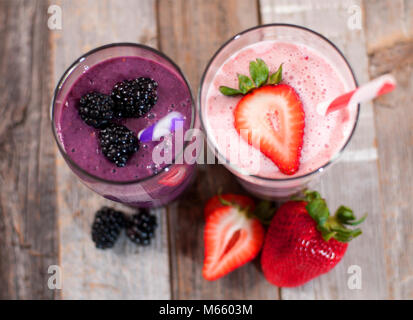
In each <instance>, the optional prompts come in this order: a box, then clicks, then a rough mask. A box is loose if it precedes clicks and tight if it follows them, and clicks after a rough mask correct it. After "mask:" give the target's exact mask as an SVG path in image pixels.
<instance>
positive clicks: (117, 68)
mask: <svg viewBox="0 0 413 320" xmlns="http://www.w3.org/2000/svg"><path fill="white" fill-rule="evenodd" d="M140 77H143V78H150V79H153V80H154V81H156V82H157V83H158V87H157V101H156V103H155V105H154V106H153V107H152V109H150V110H149V112H147V113H146V114H145V115H143V116H142V117H140V118H135V117H130V118H115V119H113V120H111V121H113V122H115V123H116V124H119V125H123V126H125V127H127V128H128V129H129V130H131V131H132V132H133V134H134V135H135V136H137V135H138V132H140V131H141V130H143V129H145V128H148V127H150V126H151V125H154V124H156V123H158V121H159V120H160V119H164V118H165V116H167V115H168V114H170V113H172V112H177V113H179V114H180V115H182V116H183V118H182V121H181V123H182V125H181V126H182V127H183V132H184V133H185V132H187V131H188V130H189V129H194V128H198V127H199V122H198V119H197V114H196V111H195V107H194V103H193V98H192V94H191V90H190V87H189V84H188V82H187V80H186V78H185V76H184V75H183V73H182V72H181V70H180V69H179V67H178V66H177V65H176V64H175V63H174V62H173V61H172V60H171V59H169V58H168V57H166V56H165V55H164V54H162V53H161V52H158V51H157V50H155V49H152V48H150V47H146V46H144V45H140V44H133V43H115V44H109V45H105V46H103V47H99V48H96V49H94V50H92V51H90V52H88V53H86V54H84V55H83V56H81V57H80V58H79V59H77V60H76V61H75V62H74V63H73V64H72V65H71V66H70V67H69V68H68V69H67V70H66V71H65V73H64V74H63V76H62V77H61V79H60V81H59V83H58V85H57V87H56V89H55V92H54V96H53V100H52V105H51V119H52V129H53V133H54V136H55V139H56V142H57V145H58V147H59V150H60V152H61V154H62V155H63V157H64V159H65V161H66V163H67V164H68V165H69V167H70V168H71V170H72V171H73V172H74V173H75V174H76V175H77V176H78V177H79V178H80V179H81V181H82V182H83V183H84V184H85V185H86V186H88V187H89V188H90V189H92V190H94V191H95V192H97V193H98V194H100V195H102V196H103V197H105V198H107V199H110V200H113V201H117V202H121V203H124V204H126V205H131V206H139V207H156V206H161V205H165V204H167V203H168V202H170V201H172V200H174V199H176V198H177V197H178V196H179V195H180V194H181V193H182V192H183V191H184V190H185V188H186V187H187V186H188V185H189V184H190V183H191V181H192V180H193V178H194V176H195V168H196V164H195V159H194V161H189V162H185V161H184V160H183V159H184V157H183V156H182V155H183V153H184V150H185V148H186V147H187V145H188V144H189V142H188V141H184V140H183V138H182V137H178V133H176V132H171V133H170V134H169V135H167V136H165V137H162V138H160V140H158V141H149V142H145V143H143V142H142V141H141V142H140V144H139V149H138V151H137V152H135V153H133V154H132V155H131V156H130V157H129V159H128V161H127V163H126V165H125V166H124V167H118V166H117V165H116V164H115V163H113V162H111V161H109V159H108V158H106V157H105V156H104V154H103V153H102V150H101V145H100V142H99V132H100V131H99V130H101V129H96V128H94V127H92V126H88V125H87V124H86V123H85V122H84V121H83V120H82V118H81V117H80V115H79V111H78V109H79V101H80V99H81V98H82V97H83V96H84V95H85V94H87V93H89V92H100V93H102V94H106V95H110V94H111V91H112V88H113V87H114V85H115V84H117V83H119V82H122V81H125V80H132V79H137V78H140ZM188 140H190V139H188ZM161 145H162V147H161ZM159 148H162V150H161V151H160V150H158V149H159ZM154 153H158V154H161V155H163V156H165V154H166V153H171V155H170V157H164V158H165V159H166V158H170V159H171V160H172V161H170V162H168V161H165V162H164V163H159V161H158V160H157V161H154V158H153V154H154Z"/></svg>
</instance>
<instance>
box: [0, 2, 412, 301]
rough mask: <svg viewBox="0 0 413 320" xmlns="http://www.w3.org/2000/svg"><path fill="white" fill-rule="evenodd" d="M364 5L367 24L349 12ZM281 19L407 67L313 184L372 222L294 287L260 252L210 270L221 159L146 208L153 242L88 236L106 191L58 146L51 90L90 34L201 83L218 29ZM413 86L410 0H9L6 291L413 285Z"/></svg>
mask: <svg viewBox="0 0 413 320" xmlns="http://www.w3.org/2000/svg"><path fill="white" fill-rule="evenodd" d="M50 5H58V6H59V7H60V8H61V10H62V18H63V24H62V29H61V30H51V29H49V28H48V24H47V21H48V18H49V17H50V16H51V15H50V14H48V8H49V6H50ZM52 9H53V8H52ZM358 10H362V15H360V17H362V24H361V25H360V27H361V29H357V28H356V29H354V28H350V27H349V26H348V23H349V19H352V18H354V17H356V18H357V16H354V14H356V15H357V14H358ZM51 13H52V11H51ZM272 22H286V23H294V24H300V25H303V26H307V27H310V28H312V29H314V30H316V31H319V32H321V33H322V34H324V35H325V36H327V37H329V38H330V39H331V40H333V41H334V42H335V43H336V44H337V45H338V47H339V48H340V49H341V50H342V51H343V52H344V53H345V55H346V56H347V57H348V59H349V60H350V63H351V64H352V66H353V67H354V69H355V72H356V75H357V78H358V80H359V81H360V82H365V81H367V80H368V79H369V78H371V77H375V76H377V75H379V74H382V73H386V72H392V73H393V74H394V75H395V76H396V78H397V80H398V82H399V87H398V89H397V90H396V91H395V92H394V93H392V94H390V95H388V96H385V97H383V98H380V99H378V100H376V101H375V102H374V106H373V104H372V103H366V104H365V105H363V108H362V113H361V118H360V123H359V126H358V129H357V132H356V135H355V136H354V138H353V140H352V143H351V145H350V146H349V148H348V149H347V150H346V152H345V154H344V155H343V157H342V159H341V161H340V162H339V163H337V164H336V165H335V166H334V167H333V168H331V170H329V171H328V172H327V173H326V174H325V175H324V176H323V177H322V179H321V182H320V183H319V184H318V185H317V189H319V190H320V191H322V192H323V194H324V195H325V196H326V197H327V199H328V202H329V204H330V205H331V206H332V207H336V206H338V205H339V204H341V203H345V204H348V205H349V206H351V207H352V208H354V209H355V211H356V212H357V213H359V214H362V213H364V212H368V213H369V218H368V220H367V222H366V223H365V225H364V226H363V229H364V234H363V236H362V237H361V238H359V239H357V240H355V241H354V242H353V243H352V244H351V245H350V247H349V250H348V252H347V254H346V256H345V258H344V259H343V261H342V262H341V263H340V264H339V265H338V267H337V268H335V269H334V270H333V271H332V272H330V273H329V274H327V275H325V276H322V277H320V278H318V279H316V280H314V281H312V282H310V283H308V284H306V285H305V286H303V287H300V288H296V289H279V288H277V287H274V286H271V285H270V284H268V283H267V282H266V280H265V279H264V277H263V275H262V273H261V272H260V271H259V263H258V262H257V261H255V262H254V263H250V264H248V265H246V266H244V267H242V268H240V269H238V270H236V271H234V272H233V273H231V274H230V275H228V276H227V277H225V278H223V279H221V280H219V281H216V282H207V281H205V280H203V278H202V276H201V269H202V261H203V243H202V230H203V218H202V207H203V205H204V203H205V201H206V200H207V199H208V198H210V197H211V196H212V195H214V194H216V193H217V189H218V188H219V187H222V188H223V190H224V191H225V192H226V191H232V192H241V187H240V186H239V185H238V184H237V182H236V181H235V180H234V178H233V177H232V176H231V175H230V174H229V173H228V172H227V171H226V170H225V169H224V168H223V167H221V166H217V165H215V166H212V165H210V166H205V167H201V168H200V170H199V173H198V178H197V180H196V182H195V184H194V185H193V186H192V187H191V188H190V189H189V190H188V191H187V192H186V193H185V194H184V195H183V196H182V197H181V198H180V199H179V201H176V202H174V203H172V204H171V205H169V206H167V207H165V208H160V209H156V210H153V212H154V213H156V215H157V216H158V219H159V221H160V228H159V229H158V232H157V235H156V240H155V242H154V243H153V245H152V246H150V247H148V248H139V247H136V246H134V245H133V244H131V243H130V242H128V241H126V239H125V237H122V238H121V239H120V240H119V241H118V243H117V245H116V246H115V248H114V250H111V251H98V250H96V249H94V246H93V243H92V241H91V239H90V225H91V221H92V219H93V212H94V211H95V210H96V209H97V208H98V207H100V206H101V205H103V204H110V205H112V203H110V202H109V201H106V200H104V199H102V198H101V197H99V196H98V195H96V194H94V193H93V192H91V191H89V190H88V189H87V188H86V187H84V186H83V185H82V184H81V183H80V182H79V180H78V179H77V178H76V177H75V176H74V175H73V174H72V173H71V171H70V170H69V168H68V167H67V166H66V164H65V163H64V161H63V159H62V157H61V156H60V155H59V153H58V151H57V147H56V145H55V142H54V140H53V137H52V134H51V130H50V120H49V105H50V100H51V95H52V90H53V89H54V86H55V84H56V82H57V80H58V79H59V77H60V76H61V74H62V73H63V71H64V70H65V69H66V68H67V66H69V64H71V63H72V61H73V60H74V59H75V58H77V57H78V56H80V55H81V54H82V53H84V52H86V51H88V50H90V49H92V48H94V47H96V46H100V45H103V44H106V43H110V42H122V41H130V42H139V43H144V44H147V45H150V46H153V47H157V48H159V49H160V50H162V51H164V52H165V53H166V54H167V55H169V56H170V57H171V58H172V59H174V60H175V61H176V62H177V64H179V65H180V66H181V67H182V68H183V70H184V72H185V73H186V75H187V76H188V78H189V80H190V83H191V84H192V87H193V90H194V93H196V90H197V88H198V84H199V79H200V76H201V73H202V71H203V69H204V68H205V65H206V63H207V62H208V60H209V58H210V57H211V55H212V54H213V53H214V52H215V51H216V50H217V49H218V48H219V46H220V45H221V44H222V43H223V42H224V41H225V40H227V39H228V38H229V37H231V36H232V35H234V34H235V33H237V32H239V31H242V30H243V29H246V28H248V27H251V26H254V25H257V24H261V23H272ZM350 22H351V21H350ZM353 22H354V21H353ZM356 27H357V24H356ZM412 101H413V0H391V1H390V0H364V1H362V0H352V1H341V0H325V1H324V0H301V1H300V0H260V1H257V0H238V1H236V0H225V1H222V0H173V1H172V0H158V1H155V0H139V1H137V0H136V1H132V0H122V1H116V0H99V1H92V0H89V1H84V0H72V1H69V0H67V1H64V0H50V1H49V2H48V1H46V0H44V1H41V0H40V1H24V0H0V103H1V105H0V298H12V299H29V298H35V299H61V298H63V299H79V298H82V299H83V298H85V299H89V298H97V299H103V298H109V299H112V298H116V299H118V298H124V299H133V298H137V299H151V298H153V299H170V298H172V299H204V298H205V299H223V298H226V299H360V298H371V299H388V298H404V299H408V298H410V299H411V298H413V209H412V208H413V187H412V183H411V179H412V178H413V106H412ZM118 207H119V206H118ZM50 265H59V266H60V267H61V268H62V279H63V288H62V290H50V289H49V288H48V286H47V282H48V279H49V277H50V274H48V267H49V266H50ZM351 265H358V266H360V267H361V269H362V289H360V290H351V289H349V287H348V285H347V281H348V278H349V276H350V275H349V274H348V268H349V267H350V266H351Z"/></svg>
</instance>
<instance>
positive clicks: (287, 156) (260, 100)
mask: <svg viewBox="0 0 413 320" xmlns="http://www.w3.org/2000/svg"><path fill="white" fill-rule="evenodd" d="M234 119H235V120H234V125H235V128H236V130H237V131H238V133H239V134H240V135H241V137H242V138H243V139H245V140H246V141H247V142H248V144H250V145H252V146H253V147H254V148H257V149H259V150H260V151H261V152H262V153H263V154H264V155H265V156H267V157H268V158H270V159H271V160H272V161H273V162H274V163H275V165H276V166H277V167H278V168H279V169H280V171H281V172H282V173H284V174H287V175H293V174H294V173H296V172H297V171H298V168H299V165H300V156H301V149H302V146H303V136H304V126H305V123H304V110H303V105H302V103H301V101H300V98H299V96H298V94H297V93H296V92H295V90H294V89H293V88H292V87H290V86H289V85H286V84H279V85H265V86H263V87H260V88H257V89H254V90H252V91H251V92H250V93H248V94H246V95H245V96H244V97H243V98H242V99H241V100H240V102H239V103H238V105H237V107H236V108H235V110H234Z"/></svg>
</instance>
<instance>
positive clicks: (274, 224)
mask: <svg viewBox="0 0 413 320" xmlns="http://www.w3.org/2000/svg"><path fill="white" fill-rule="evenodd" d="M364 219H365V216H364V217H363V218H361V219H360V220H358V221H356V218H355V216H354V214H353V211H352V210H351V209H349V208H347V207H345V206H341V207H339V208H338V210H337V211H336V213H335V215H334V216H330V212H329V209H328V207H327V204H326V202H325V200H324V199H322V198H321V196H320V194H319V193H318V192H315V191H306V192H305V197H304V198H303V199H298V200H297V201H288V202H286V203H284V204H283V205H282V206H281V207H280V208H279V209H278V211H277V212H276V214H275V216H274V218H273V220H272V221H271V224H270V226H269V229H268V231H267V235H266V237H265V242H264V247H263V251H262V255H261V266H262V270H263V272H264V275H265V277H266V278H267V280H268V281H269V282H271V283H272V284H274V285H276V286H278V287H296V286H300V285H303V284H304V283H306V282H308V281H310V280H312V279H314V278H316V277H318V276H320V275H322V274H324V273H326V272H328V271H330V270H331V269H332V268H334V267H335V266H336V265H337V263H339V262H340V260H341V259H342V258H343V256H344V254H345V253H346V250H347V246H348V242H349V241H351V240H352V239H354V238H356V237H357V236H359V235H360V234H361V230H360V229H349V228H348V227H347V226H355V225H358V224H360V223H361V222H363V221H364Z"/></svg>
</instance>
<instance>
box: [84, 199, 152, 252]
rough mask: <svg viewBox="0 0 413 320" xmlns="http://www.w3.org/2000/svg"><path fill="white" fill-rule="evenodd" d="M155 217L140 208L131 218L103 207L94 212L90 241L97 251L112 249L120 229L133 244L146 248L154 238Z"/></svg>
mask: <svg viewBox="0 0 413 320" xmlns="http://www.w3.org/2000/svg"><path fill="white" fill-rule="evenodd" d="M157 226H158V224H157V221H156V216H154V215H152V214H151V213H150V212H149V210H148V209H144V208H141V209H139V210H138V212H137V213H135V214H134V215H132V216H131V217H128V216H126V215H125V214H124V213H123V212H121V211H117V210H115V209H112V208H108V207H103V208H101V209H100V210H98V211H97V212H96V215H95V220H94V221H93V224H92V240H93V242H94V243H95V245H96V248H98V249H108V248H112V247H113V246H114V244H115V242H116V240H117V239H118V237H119V235H120V233H121V231H122V229H125V231H126V235H127V236H128V238H129V239H130V240H132V241H133V242H134V243H135V244H138V245H142V246H147V245H149V244H150V243H151V239H152V238H153V237H154V236H155V229H156V227H157Z"/></svg>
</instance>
